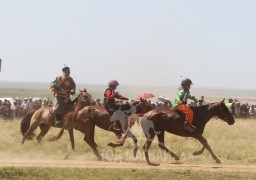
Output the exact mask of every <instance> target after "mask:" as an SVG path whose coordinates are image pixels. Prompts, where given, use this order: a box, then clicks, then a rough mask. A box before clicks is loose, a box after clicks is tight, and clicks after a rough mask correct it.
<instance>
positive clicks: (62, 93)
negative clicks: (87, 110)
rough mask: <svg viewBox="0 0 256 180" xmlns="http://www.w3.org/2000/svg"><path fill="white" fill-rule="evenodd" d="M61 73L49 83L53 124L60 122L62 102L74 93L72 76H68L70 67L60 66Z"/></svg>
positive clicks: (66, 101) (65, 101) (62, 108)
mask: <svg viewBox="0 0 256 180" xmlns="http://www.w3.org/2000/svg"><path fill="white" fill-rule="evenodd" d="M62 72H63V73H62V75H60V76H58V77H57V78H56V79H55V81H53V82H52V83H51V90H52V91H53V92H54V94H53V95H54V102H53V107H52V110H53V113H54V116H55V118H54V124H55V125H58V124H60V123H61V121H62V118H63V114H64V104H65V103H68V102H69V101H70V95H74V94H75V91H76V84H75V82H74V80H73V78H72V77H70V68H69V67H67V66H65V67H63V68H62Z"/></svg>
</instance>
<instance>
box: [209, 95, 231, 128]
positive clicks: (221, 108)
mask: <svg viewBox="0 0 256 180" xmlns="http://www.w3.org/2000/svg"><path fill="white" fill-rule="evenodd" d="M209 109H210V110H211V111H212V113H213V115H214V116H218V118H219V119H221V120H223V121H225V122H227V123H228V124H229V125H233V124H234V123H235V120H234V117H233V115H232V114H231V113H230V111H229V109H228V107H227V106H226V105H225V99H223V100H222V101H220V102H217V103H213V104H212V105H210V108H209Z"/></svg>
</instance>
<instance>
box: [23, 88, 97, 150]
mask: <svg viewBox="0 0 256 180" xmlns="http://www.w3.org/2000/svg"><path fill="white" fill-rule="evenodd" d="M92 103H93V100H92V97H91V95H90V94H89V93H88V92H85V91H80V94H79V95H78V97H77V98H75V99H74V100H73V101H70V102H68V103H67V104H66V105H65V106H66V107H65V113H64V116H63V123H62V124H61V125H57V126H55V125H54V116H53V114H52V112H51V109H48V108H40V109H39V110H36V111H35V110H32V111H29V112H28V113H27V114H25V115H24V117H23V118H22V120H21V128H20V130H21V132H22V135H23V140H22V144H24V142H25V140H26V139H31V136H33V134H34V131H35V130H36V128H37V127H38V126H39V127H40V131H41V132H40V133H39V135H38V136H37V138H36V139H37V141H38V142H39V143H40V142H41V140H42V139H43V137H44V136H45V135H46V134H47V132H48V131H49V129H50V127H51V126H52V127H57V128H62V127H64V128H66V129H68V132H69V136H70V141H71V146H72V150H75V145H74V133H73V128H72V127H71V126H72V122H71V120H73V118H75V115H76V114H77V112H78V111H79V110H81V109H82V108H83V107H84V106H88V105H92Z"/></svg>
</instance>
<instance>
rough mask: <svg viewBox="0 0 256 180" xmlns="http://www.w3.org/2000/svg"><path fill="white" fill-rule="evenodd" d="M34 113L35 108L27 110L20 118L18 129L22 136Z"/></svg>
mask: <svg viewBox="0 0 256 180" xmlns="http://www.w3.org/2000/svg"><path fill="white" fill-rule="evenodd" d="M34 113H35V110H31V111H28V112H27V113H26V114H25V115H24V116H23V117H22V119H21V124H20V131H21V133H22V135H23V136H24V135H25V133H26V132H27V131H28V129H29V126H30V122H31V118H32V116H33V114H34Z"/></svg>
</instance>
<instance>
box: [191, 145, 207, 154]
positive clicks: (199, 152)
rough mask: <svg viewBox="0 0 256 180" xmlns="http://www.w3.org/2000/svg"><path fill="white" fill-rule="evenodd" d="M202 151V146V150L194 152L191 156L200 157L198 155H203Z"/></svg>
mask: <svg viewBox="0 0 256 180" xmlns="http://www.w3.org/2000/svg"><path fill="white" fill-rule="evenodd" d="M204 150H205V147H204V146H203V148H202V149H201V150H200V151H195V152H194V153H193V156H198V155H200V154H203V152H204Z"/></svg>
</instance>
